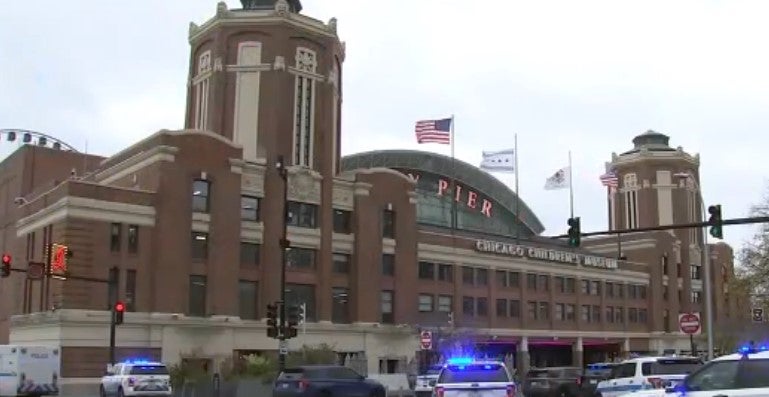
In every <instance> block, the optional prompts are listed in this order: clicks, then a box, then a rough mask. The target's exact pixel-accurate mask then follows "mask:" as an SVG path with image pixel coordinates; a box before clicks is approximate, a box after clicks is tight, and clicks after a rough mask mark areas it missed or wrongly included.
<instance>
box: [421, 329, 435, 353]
mask: <svg viewBox="0 0 769 397" xmlns="http://www.w3.org/2000/svg"><path fill="white" fill-rule="evenodd" d="M419 345H420V346H421V347H422V350H430V349H432V348H433V333H432V332H430V331H422V332H420V333H419Z"/></svg>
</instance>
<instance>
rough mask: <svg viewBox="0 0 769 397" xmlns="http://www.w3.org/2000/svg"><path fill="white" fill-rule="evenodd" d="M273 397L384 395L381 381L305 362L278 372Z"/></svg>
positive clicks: (350, 370)
mask: <svg viewBox="0 0 769 397" xmlns="http://www.w3.org/2000/svg"><path fill="white" fill-rule="evenodd" d="M272 396H273V397H386V396H387V391H386V390H385V388H384V386H382V384H381V383H379V382H376V381H373V380H370V379H366V377H364V376H362V375H360V374H359V373H357V372H355V371H354V370H352V369H350V368H347V367H344V366H340V365H304V366H300V367H296V368H287V369H285V370H284V371H283V372H281V373H280V375H278V379H277V380H275V386H274V387H273V391H272Z"/></svg>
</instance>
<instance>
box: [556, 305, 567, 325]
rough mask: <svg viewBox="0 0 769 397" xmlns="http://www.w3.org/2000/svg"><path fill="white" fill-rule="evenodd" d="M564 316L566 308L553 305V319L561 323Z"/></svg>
mask: <svg viewBox="0 0 769 397" xmlns="http://www.w3.org/2000/svg"><path fill="white" fill-rule="evenodd" d="M565 316H566V307H565V306H564V304H563V303H556V304H555V319H556V320H558V321H563V320H564V318H565Z"/></svg>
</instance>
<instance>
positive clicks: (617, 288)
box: [614, 284, 625, 299]
mask: <svg viewBox="0 0 769 397" xmlns="http://www.w3.org/2000/svg"><path fill="white" fill-rule="evenodd" d="M614 292H615V293H616V295H617V298H620V299H622V298H624V297H625V284H615V285H614Z"/></svg>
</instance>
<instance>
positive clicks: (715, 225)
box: [708, 204, 724, 239]
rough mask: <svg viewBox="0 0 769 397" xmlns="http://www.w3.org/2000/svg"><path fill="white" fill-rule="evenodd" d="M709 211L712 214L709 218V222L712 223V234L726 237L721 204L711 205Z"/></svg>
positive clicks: (716, 236)
mask: <svg viewBox="0 0 769 397" xmlns="http://www.w3.org/2000/svg"><path fill="white" fill-rule="evenodd" d="M708 213H709V214H710V219H708V223H709V224H710V235H711V236H713V237H715V238H720V239H723V238H724V219H723V218H721V205H720V204H718V205H711V206H710V207H708Z"/></svg>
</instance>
